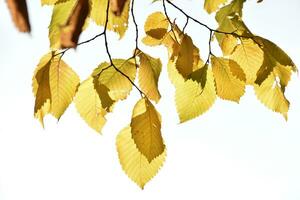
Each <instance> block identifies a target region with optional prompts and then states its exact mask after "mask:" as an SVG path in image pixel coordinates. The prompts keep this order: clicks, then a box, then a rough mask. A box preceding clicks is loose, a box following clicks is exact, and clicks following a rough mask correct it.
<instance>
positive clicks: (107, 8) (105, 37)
mask: <svg viewBox="0 0 300 200" xmlns="http://www.w3.org/2000/svg"><path fill="white" fill-rule="evenodd" d="M108 18H109V1H107V7H106V20H105V25H104V31H103V34H104V42H105V48H106V53H107V55H108V58H109V61H110V65H111V66H112V67H113V68H114V69H115V70H116V71H117V72H118V73H120V74H121V75H123V76H124V77H125V78H126V79H127V80H128V81H129V82H130V83H131V84H132V85H133V86H134V87H135V88H136V89H137V90H138V91H139V92H140V95H141V96H146V95H145V94H144V93H143V91H142V90H141V89H140V88H139V87H138V86H137V85H136V84H135V83H134V82H133V81H132V80H131V78H130V77H129V76H127V75H126V74H125V73H124V72H122V71H121V70H120V69H119V68H117V67H116V66H115V64H114V63H113V60H112V57H111V54H110V52H109V48H108V42H107V25H108Z"/></svg>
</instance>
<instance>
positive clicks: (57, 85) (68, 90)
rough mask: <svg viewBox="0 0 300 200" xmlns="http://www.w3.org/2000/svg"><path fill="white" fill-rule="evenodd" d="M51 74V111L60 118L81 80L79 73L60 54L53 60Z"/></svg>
mask: <svg viewBox="0 0 300 200" xmlns="http://www.w3.org/2000/svg"><path fill="white" fill-rule="evenodd" d="M49 76H50V79H49V83H50V89H51V113H52V115H53V116H55V117H56V118H57V119H59V118H60V117H61V115H62V114H63V113H64V112H65V110H66V109H67V107H68V106H69V104H70V103H71V102H72V100H73V97H74V96H75V92H76V90H77V86H78V85H79V82H80V80H79V77H78V76H77V74H76V73H75V72H74V71H73V70H72V69H71V68H70V67H69V66H68V65H67V64H66V63H65V62H64V61H63V60H61V59H60V58H59V57H58V56H56V57H54V58H52V60H51V66H50V71H49Z"/></svg>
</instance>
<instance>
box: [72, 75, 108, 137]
mask: <svg viewBox="0 0 300 200" xmlns="http://www.w3.org/2000/svg"><path fill="white" fill-rule="evenodd" d="M96 87H97V85H95V84H94V81H93V78H92V77H90V78H88V79H87V80H85V81H84V82H83V83H81V85H80V86H79V88H78V91H77V94H76V96H75V98H74V103H75V106H76V109H77V111H78V113H79V114H80V116H81V117H82V118H83V119H84V121H85V122H86V123H87V124H88V125H89V126H90V127H91V128H93V129H94V130H96V131H97V132H100V131H101V129H102V128H103V126H104V124H105V123H106V119H105V117H104V116H105V115H106V110H105V109H104V108H103V106H102V102H101V99H100V97H99V93H98V92H97V90H96V89H95V88H96Z"/></svg>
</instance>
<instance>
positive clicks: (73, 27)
mask: <svg viewBox="0 0 300 200" xmlns="http://www.w3.org/2000/svg"><path fill="white" fill-rule="evenodd" d="M89 10H90V6H89V1H88V0H78V2H77V4H76V6H75V7H74V9H73V11H72V13H71V15H70V16H69V19H68V21H67V23H66V25H65V26H63V27H62V30H61V35H60V42H61V44H60V45H61V48H72V47H76V46H77V42H78V39H79V36H80V34H81V32H82V28H83V25H84V23H85V20H86V18H87V16H88V14H89Z"/></svg>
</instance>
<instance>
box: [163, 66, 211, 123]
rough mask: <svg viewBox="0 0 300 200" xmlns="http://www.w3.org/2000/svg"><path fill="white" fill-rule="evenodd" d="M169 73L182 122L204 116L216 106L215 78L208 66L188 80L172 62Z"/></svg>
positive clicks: (194, 73) (200, 69) (199, 69)
mask: <svg viewBox="0 0 300 200" xmlns="http://www.w3.org/2000/svg"><path fill="white" fill-rule="evenodd" d="M201 66H202V65H201ZM168 73H169V77H170V80H171V81H172V83H173V84H174V86H175V89H176V91H175V102H176V109H177V112H178V115H179V119H180V122H185V121H188V120H190V119H193V118H195V117H197V116H199V115H201V114H203V113H204V112H206V111H207V110H208V109H209V108H210V107H211V106H212V105H213V104H214V102H215V100H216V91H215V83H214V77H213V74H212V71H211V70H210V69H208V67H207V66H206V65H205V66H203V67H201V68H198V70H196V71H194V72H193V73H192V74H191V77H190V78H189V79H187V80H185V79H184V78H183V77H182V76H181V75H180V74H179V72H178V71H177V69H176V68H175V64H174V63H172V62H169V64H168Z"/></svg>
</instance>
